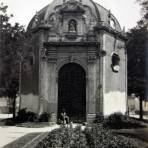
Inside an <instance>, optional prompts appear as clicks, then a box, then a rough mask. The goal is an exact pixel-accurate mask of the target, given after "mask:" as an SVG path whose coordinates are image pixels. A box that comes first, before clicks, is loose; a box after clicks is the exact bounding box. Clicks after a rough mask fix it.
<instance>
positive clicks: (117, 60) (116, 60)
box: [111, 53, 120, 72]
mask: <svg viewBox="0 0 148 148" xmlns="http://www.w3.org/2000/svg"><path fill="white" fill-rule="evenodd" d="M111 67H112V70H113V72H119V69H120V57H119V55H118V54H117V53H113V54H112V65H111Z"/></svg>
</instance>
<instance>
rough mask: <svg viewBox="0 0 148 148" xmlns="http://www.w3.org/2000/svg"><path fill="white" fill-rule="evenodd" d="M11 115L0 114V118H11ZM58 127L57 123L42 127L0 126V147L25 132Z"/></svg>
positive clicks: (36, 131)
mask: <svg viewBox="0 0 148 148" xmlns="http://www.w3.org/2000/svg"><path fill="white" fill-rule="evenodd" d="M11 117H12V114H0V120H2V119H6V118H11ZM58 127H59V125H52V126H47V127H43V128H25V127H16V126H0V148H2V147H3V146H5V145H7V144H9V143H11V142H13V141H14V140H16V139H18V138H20V137H22V136H25V135H27V134H30V133H42V132H49V131H51V130H53V129H56V128H58Z"/></svg>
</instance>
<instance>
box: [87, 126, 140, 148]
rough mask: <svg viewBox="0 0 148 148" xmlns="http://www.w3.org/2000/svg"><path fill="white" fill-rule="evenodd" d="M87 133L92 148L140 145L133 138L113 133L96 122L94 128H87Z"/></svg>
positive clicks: (125, 147) (121, 147) (119, 147)
mask: <svg viewBox="0 0 148 148" xmlns="http://www.w3.org/2000/svg"><path fill="white" fill-rule="evenodd" d="M85 133H86V137H87V141H88V144H89V147H90V148H94V147H95V148H102V147H104V148H109V147H114V148H123V147H124V148H129V147H134V148H136V147H138V144H137V143H136V141H134V140H133V139H131V138H127V137H124V136H118V135H113V134H112V132H111V131H110V130H107V129H105V128H103V126H97V125H95V124H94V125H93V126H92V128H86V130H85Z"/></svg>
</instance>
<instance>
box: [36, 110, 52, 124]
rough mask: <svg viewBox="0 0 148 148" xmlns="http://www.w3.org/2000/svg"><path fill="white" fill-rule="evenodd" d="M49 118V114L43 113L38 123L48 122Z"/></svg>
mask: <svg viewBox="0 0 148 148" xmlns="http://www.w3.org/2000/svg"><path fill="white" fill-rule="evenodd" d="M50 117H51V115H50V114H49V113H47V112H44V113H42V114H41V115H40V116H39V122H48V121H49V118H50Z"/></svg>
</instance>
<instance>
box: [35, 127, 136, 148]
mask: <svg viewBox="0 0 148 148" xmlns="http://www.w3.org/2000/svg"><path fill="white" fill-rule="evenodd" d="M102 147H104V148H111V147H113V148H123V147H124V148H129V147H133V148H138V144H137V142H136V141H135V140H133V139H131V138H128V137H124V136H119V135H114V134H113V133H112V132H111V131H110V130H107V129H104V128H103V126H102V125H100V126H98V125H96V124H93V125H91V126H89V127H86V129H85V130H82V129H81V127H76V128H75V129H73V128H72V127H70V128H68V127H64V126H63V127H61V128H59V129H56V130H54V131H52V132H50V133H49V134H48V136H47V137H46V138H45V139H44V140H42V141H40V142H39V143H38V145H37V146H36V148H102Z"/></svg>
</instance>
